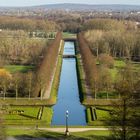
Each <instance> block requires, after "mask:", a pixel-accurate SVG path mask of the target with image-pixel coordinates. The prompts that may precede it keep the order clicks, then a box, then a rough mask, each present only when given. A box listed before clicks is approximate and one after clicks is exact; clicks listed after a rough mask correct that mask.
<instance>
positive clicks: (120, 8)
mask: <svg viewBox="0 0 140 140" xmlns="http://www.w3.org/2000/svg"><path fill="white" fill-rule="evenodd" d="M32 8H33V7H32ZM34 8H44V9H46V10H52V9H55V10H60V9H61V10H74V11H75V10H78V11H81V10H86V11H87V10H88V11H89V10H97V11H105V10H107V11H110V10H111V11H124V10H125V11H133V10H136V11H140V5H88V4H70V3H69V4H50V5H41V6H35V7H34Z"/></svg>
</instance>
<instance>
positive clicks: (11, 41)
mask: <svg viewBox="0 0 140 140" xmlns="http://www.w3.org/2000/svg"><path fill="white" fill-rule="evenodd" d="M9 35H10V37H9ZM47 43H48V42H47V40H42V39H40V40H39V39H34V38H29V37H28V34H27V33H26V32H24V31H13V32H11V31H4V32H1V33H0V66H2V65H4V64H6V63H7V64H37V63H38V61H39V57H40V56H41V55H43V51H44V49H45V47H46V46H47Z"/></svg>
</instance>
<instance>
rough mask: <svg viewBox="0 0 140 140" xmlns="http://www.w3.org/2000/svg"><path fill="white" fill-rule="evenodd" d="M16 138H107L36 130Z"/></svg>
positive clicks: (46, 139) (81, 139)
mask: <svg viewBox="0 0 140 140" xmlns="http://www.w3.org/2000/svg"><path fill="white" fill-rule="evenodd" d="M15 138H16V139H17V140H107V137H105V136H94V135H89V136H82V133H81V136H74V135H73V134H71V135H70V136H67V137H66V136H65V135H64V134H63V133H56V132H45V131H36V132H35V133H34V134H32V135H21V136H16V137H15Z"/></svg>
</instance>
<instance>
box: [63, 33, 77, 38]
mask: <svg viewBox="0 0 140 140" xmlns="http://www.w3.org/2000/svg"><path fill="white" fill-rule="evenodd" d="M63 38H76V34H73V33H69V32H63Z"/></svg>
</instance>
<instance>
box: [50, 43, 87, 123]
mask: <svg viewBox="0 0 140 140" xmlns="http://www.w3.org/2000/svg"><path fill="white" fill-rule="evenodd" d="M63 54H64V55H75V47H74V42H68V41H66V42H65V46H64V53H63ZM67 110H68V111H69V119H68V124H69V125H86V116H85V107H84V106H83V105H81V103H80V98H79V89H78V81H77V72H76V59H75V58H63V64H62V70H61V77H60V85H59V90H58V100H57V104H56V105H55V106H54V107H53V111H54V114H53V119H52V125H65V123H66V122H65V121H66V118H65V113H66V111H67Z"/></svg>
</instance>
